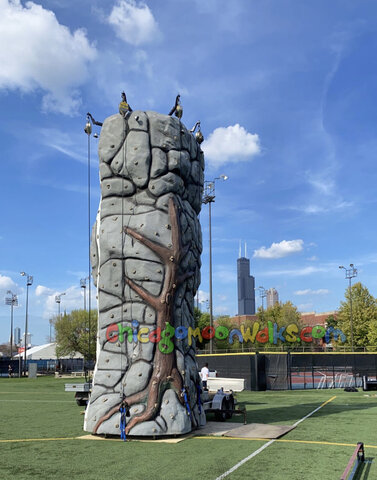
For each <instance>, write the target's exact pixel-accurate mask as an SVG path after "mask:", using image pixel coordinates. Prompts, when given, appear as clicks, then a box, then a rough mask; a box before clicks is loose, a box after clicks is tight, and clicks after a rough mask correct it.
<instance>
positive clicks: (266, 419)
mask: <svg viewBox="0 0 377 480" xmlns="http://www.w3.org/2000/svg"><path fill="white" fill-rule="evenodd" d="M254 405H267V404H257V403H252V404H250V403H248V402H240V403H239V404H238V405H237V408H244V407H246V408H247V407H248V408H247V413H246V419H247V423H253V422H258V423H271V422H286V423H288V422H289V421H291V420H293V421H297V420H298V419H299V418H301V417H304V416H305V415H307V414H308V413H310V412H312V411H313V410H315V409H316V408H318V406H319V405H318V403H317V402H310V403H304V404H300V405H290V406H286V405H284V406H282V407H272V408H268V407H267V408H254ZM250 407H251V408H250ZM368 408H376V404H370V405H365V404H364V405H362V406H361V405H360V404H354V405H350V404H347V405H342V404H339V403H337V404H333V403H330V404H328V405H326V408H321V409H320V410H318V412H316V414H315V415H316V417H327V416H329V415H334V414H337V413H339V412H342V411H348V412H349V411H352V410H355V411H360V410H366V409H368ZM232 421H235V422H237V421H242V419H240V418H239V417H238V418H237V419H236V418H234V419H233V420H232Z"/></svg>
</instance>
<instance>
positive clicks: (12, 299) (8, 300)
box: [5, 290, 18, 359]
mask: <svg viewBox="0 0 377 480" xmlns="http://www.w3.org/2000/svg"><path fill="white" fill-rule="evenodd" d="M7 294H8V295H10V297H8V298H6V299H5V305H10V358H11V359H12V357H13V307H17V306H18V298H17V295H16V294H15V293H13V292H11V291H10V290H8V291H7Z"/></svg>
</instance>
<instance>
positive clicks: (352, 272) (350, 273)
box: [339, 263, 357, 352]
mask: <svg viewBox="0 0 377 480" xmlns="http://www.w3.org/2000/svg"><path fill="white" fill-rule="evenodd" d="M339 268H341V269H343V270H345V272H346V279H347V280H349V286H348V291H349V296H350V326H351V350H352V352H353V318H352V288H351V280H352V278H355V277H357V269H356V268H355V267H354V265H353V263H350V268H346V267H343V265H340V266H339Z"/></svg>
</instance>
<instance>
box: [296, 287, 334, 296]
mask: <svg viewBox="0 0 377 480" xmlns="http://www.w3.org/2000/svg"><path fill="white" fill-rule="evenodd" d="M293 293H294V295H327V294H329V293H330V290H327V288H319V289H318V290H312V289H311V288H307V289H305V290H296V291H295V292H293Z"/></svg>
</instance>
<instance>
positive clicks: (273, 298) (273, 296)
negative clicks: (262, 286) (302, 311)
mask: <svg viewBox="0 0 377 480" xmlns="http://www.w3.org/2000/svg"><path fill="white" fill-rule="evenodd" d="M266 298H267V308H270V307H273V306H274V305H275V304H276V303H279V294H278V292H277V290H276V289H275V288H270V289H268V290H267V292H266Z"/></svg>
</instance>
